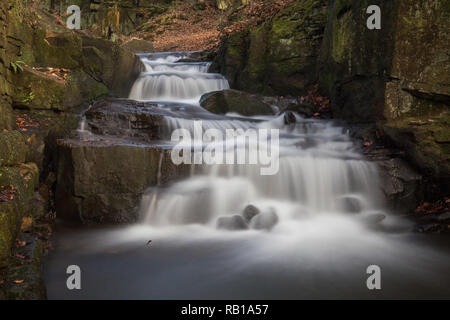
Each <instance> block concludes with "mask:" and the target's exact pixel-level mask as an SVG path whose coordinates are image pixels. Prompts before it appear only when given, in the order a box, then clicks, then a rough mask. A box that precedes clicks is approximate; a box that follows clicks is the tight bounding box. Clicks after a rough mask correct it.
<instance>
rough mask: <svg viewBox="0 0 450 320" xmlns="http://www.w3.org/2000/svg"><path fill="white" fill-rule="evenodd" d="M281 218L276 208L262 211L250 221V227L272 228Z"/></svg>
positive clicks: (259, 228)
mask: <svg viewBox="0 0 450 320" xmlns="http://www.w3.org/2000/svg"><path fill="white" fill-rule="evenodd" d="M278 221H279V218H278V215H277V213H276V212H275V209H272V208H271V209H269V210H267V211H265V212H262V213H260V214H258V215H256V216H255V217H253V219H252V220H251V221H250V227H251V228H252V229H255V230H272V229H273V228H274V227H275V226H276V225H277V224H278Z"/></svg>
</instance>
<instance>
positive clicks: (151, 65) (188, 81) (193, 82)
mask: <svg viewBox="0 0 450 320" xmlns="http://www.w3.org/2000/svg"><path fill="white" fill-rule="evenodd" d="M188 57H189V53H186V54H184V55H183V54H181V55H179V54H176V53H173V54H170V53H168V54H166V55H162V54H161V53H157V54H147V55H142V56H141V59H142V62H143V64H144V66H145V69H146V70H145V72H143V73H141V75H140V76H139V78H138V79H137V81H136V82H135V83H134V85H133V87H132V88H131V92H130V95H129V98H130V99H133V100H146V101H178V102H182V101H184V102H193V103H195V102H197V101H199V100H200V97H201V96H202V95H203V94H205V93H207V92H211V91H219V90H226V89H229V88H230V87H229V85H228V81H227V80H226V79H225V78H224V77H223V76H222V75H220V74H212V73H207V70H208V68H209V65H210V63H201V62H200V63H199V62H179V63H175V62H176V61H177V60H181V59H183V58H188Z"/></svg>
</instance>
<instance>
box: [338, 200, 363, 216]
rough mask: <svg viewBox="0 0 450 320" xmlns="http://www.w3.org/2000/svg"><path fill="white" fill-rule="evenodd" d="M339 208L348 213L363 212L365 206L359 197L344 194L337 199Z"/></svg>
mask: <svg viewBox="0 0 450 320" xmlns="http://www.w3.org/2000/svg"><path fill="white" fill-rule="evenodd" d="M336 202H337V205H338V207H339V209H341V210H342V211H344V212H346V213H353V214H355V213H361V211H362V209H363V207H362V205H361V201H360V200H359V199H358V198H357V197H353V196H343V197H339V198H337V199H336Z"/></svg>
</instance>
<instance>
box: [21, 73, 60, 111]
mask: <svg viewBox="0 0 450 320" xmlns="http://www.w3.org/2000/svg"><path fill="white" fill-rule="evenodd" d="M14 83H17V84H19V85H18V86H16V89H15V94H14V96H13V97H12V98H13V104H14V105H16V106H23V107H27V108H31V109H48V110H59V111H63V110H64V109H65V100H64V98H65V91H66V82H65V81H64V80H61V79H58V78H56V77H53V76H50V75H47V74H45V73H42V72H38V71H35V70H33V69H31V68H28V67H25V68H24V70H23V72H20V73H18V74H16V75H15V76H14Z"/></svg>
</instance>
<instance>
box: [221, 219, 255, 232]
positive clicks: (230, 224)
mask: <svg viewBox="0 0 450 320" xmlns="http://www.w3.org/2000/svg"><path fill="white" fill-rule="evenodd" d="M217 229H219V230H229V231H238V230H246V229H248V225H247V223H246V222H245V221H244V218H243V217H242V216H240V215H234V216H231V217H220V218H219V219H218V220H217Z"/></svg>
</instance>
